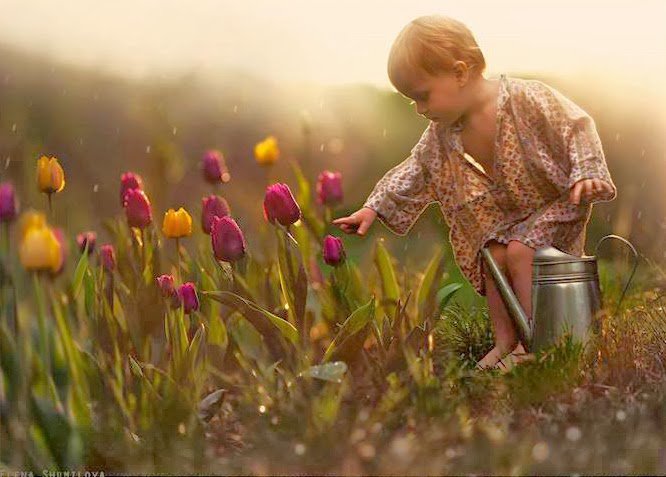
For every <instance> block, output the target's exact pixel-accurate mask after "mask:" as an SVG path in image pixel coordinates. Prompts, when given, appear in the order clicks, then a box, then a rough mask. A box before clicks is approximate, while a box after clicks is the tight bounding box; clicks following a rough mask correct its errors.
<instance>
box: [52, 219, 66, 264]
mask: <svg viewBox="0 0 666 477" xmlns="http://www.w3.org/2000/svg"><path fill="white" fill-rule="evenodd" d="M53 235H55V238H56V240H58V244H60V263H59V265H58V267H57V268H56V270H54V271H53V272H52V273H53V275H58V274H59V273H61V272H62V271H63V270H64V269H65V258H66V257H67V239H66V238H65V231H64V230H63V229H61V228H60V227H58V228H54V229H53Z"/></svg>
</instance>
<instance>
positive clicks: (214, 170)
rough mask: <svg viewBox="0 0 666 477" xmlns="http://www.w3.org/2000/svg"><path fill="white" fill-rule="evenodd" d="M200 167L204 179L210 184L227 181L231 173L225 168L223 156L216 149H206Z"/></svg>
mask: <svg viewBox="0 0 666 477" xmlns="http://www.w3.org/2000/svg"><path fill="white" fill-rule="evenodd" d="M201 168H202V170H203V174H204V179H206V181H208V182H210V183H211V184H217V183H219V182H229V179H231V175H230V174H229V171H228V170H227V166H226V163H225V162H224V156H223V155H222V153H221V152H220V151H218V150H214V149H213V150H210V151H206V153H205V154H204V156H203V160H202V161H201Z"/></svg>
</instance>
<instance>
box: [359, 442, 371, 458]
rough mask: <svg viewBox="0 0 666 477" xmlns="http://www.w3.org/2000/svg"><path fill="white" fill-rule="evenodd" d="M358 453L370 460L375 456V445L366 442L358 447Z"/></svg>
mask: <svg viewBox="0 0 666 477" xmlns="http://www.w3.org/2000/svg"><path fill="white" fill-rule="evenodd" d="M358 455H359V456H361V458H362V459H364V460H370V459H372V458H373V457H374V456H375V447H374V446H373V445H372V444H368V443H367V442H366V443H364V444H361V445H360V446H359V447H358Z"/></svg>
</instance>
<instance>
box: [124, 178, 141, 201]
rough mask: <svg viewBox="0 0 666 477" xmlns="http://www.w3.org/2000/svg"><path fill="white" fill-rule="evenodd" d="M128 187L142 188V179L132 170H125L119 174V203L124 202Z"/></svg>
mask: <svg viewBox="0 0 666 477" xmlns="http://www.w3.org/2000/svg"><path fill="white" fill-rule="evenodd" d="M130 189H139V190H143V180H141V176H140V175H139V174H135V173H134V172H125V173H124V174H123V175H122V176H120V204H121V205H124V204H125V194H127V191H128V190H130Z"/></svg>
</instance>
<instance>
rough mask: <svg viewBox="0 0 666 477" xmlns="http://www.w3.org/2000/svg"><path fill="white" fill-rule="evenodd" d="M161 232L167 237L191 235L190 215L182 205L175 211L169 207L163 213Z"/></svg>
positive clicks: (176, 237)
mask: <svg viewBox="0 0 666 477" xmlns="http://www.w3.org/2000/svg"><path fill="white" fill-rule="evenodd" d="M162 233H164V235H165V236H166V237H167V238H175V239H178V238H181V237H189V236H190V235H192V217H190V214H189V213H188V212H187V210H185V209H183V208H182V207H181V208H180V209H178V212H176V211H175V210H173V209H169V210H168V211H167V212H166V213H165V214H164V221H163V222H162Z"/></svg>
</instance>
